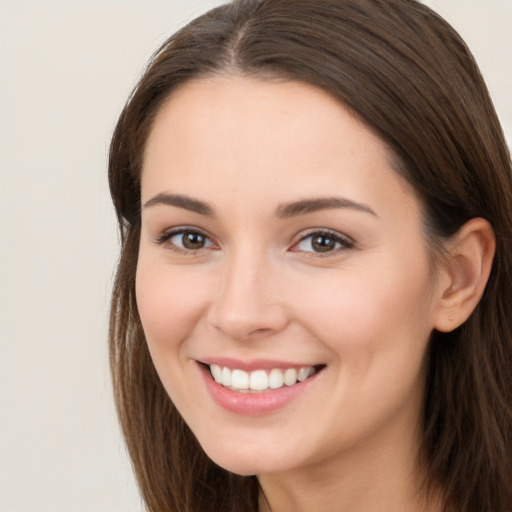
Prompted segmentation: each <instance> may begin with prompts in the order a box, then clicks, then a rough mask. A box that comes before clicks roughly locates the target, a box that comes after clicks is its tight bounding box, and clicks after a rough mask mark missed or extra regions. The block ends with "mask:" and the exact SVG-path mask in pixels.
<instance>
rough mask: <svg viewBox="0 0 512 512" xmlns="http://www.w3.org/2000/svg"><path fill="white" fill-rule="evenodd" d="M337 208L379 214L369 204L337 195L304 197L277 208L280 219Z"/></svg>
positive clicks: (277, 215)
mask: <svg viewBox="0 0 512 512" xmlns="http://www.w3.org/2000/svg"><path fill="white" fill-rule="evenodd" d="M335 208H349V209H352V210H357V211H360V212H365V213H370V214H371V215H374V216H375V217H378V215H377V214H376V213H375V212H374V211H373V210H372V209H371V208H370V207H369V206H367V205H365V204H362V203H357V202H355V201H352V200H350V199H346V198H344V197H337V196H334V197H319V198H312V199H303V200H301V201H295V202H293V203H287V204H283V205H280V206H279V207H278V208H277V210H276V217H278V218H280V219H287V218H290V217H295V216H298V215H306V214H308V213H315V212H317V211H320V210H330V209H335Z"/></svg>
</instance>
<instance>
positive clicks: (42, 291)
mask: <svg viewBox="0 0 512 512" xmlns="http://www.w3.org/2000/svg"><path fill="white" fill-rule="evenodd" d="M219 3H220V2H218V1H213V0H210V1H208V0H181V1H177V0H167V1H165V2H164V1H161V0H158V1H157V0H87V1H85V0H81V1H74V0H67V1H64V0H60V1H58V0H53V1H50V0H32V1H30V0H11V1H9V0H4V1H1V0H0V340H1V341H0V512H40V511H41V512H42V511H45V512H140V511H141V510H142V508H143V507H142V504H141V502H140V499H139V497H138V494H137V491H136V488H135V483H134V481H133V477H132V475H131V469H130V464H129V461H128V460H127V457H126V454H125V451H124V447H123V443H122V440H121V438H120V435H119V429H118V426H117V420H116V418H115V413H114V409H113V404H112V398H111V390H110V380H109V375H108V362H107V349H106V337H107V315H108V313H107V310H108V302H109V294H110V289H111V283H112V275H113V268H114V265H115V261H116V257H117V247H118V245H117V243H118V239H117V233H116V228H115V222H114V214H113V209H112V207H111V205H110V201H109V196H108V186H107V179H106V156H107V151H108V143H109V139H110V136H111V133H112V130H113V127H114V123H115V121H116V117H117V115H118V114H119V112H120V110H121V108H122V105H123V104H124V101H125V99H126V97H127V95H128V93H129V91H130V90H131V88H132V87H133V85H134V84H135V82H136V79H137V77H138V76H139V75H140V72H141V71H142V69H143V67H144V64H145V62H146V60H147V58H148V57H149V56H150V55H151V53H152V52H153V51H154V50H155V49H156V48H157V46H158V45H159V44H160V43H161V42H162V41H163V40H164V39H165V38H166V37H167V36H168V35H169V34H170V33H171V32H173V31H174V30H175V29H176V28H178V27H179V26H181V25H183V24H184V23H185V22H186V21H188V20H190V19H192V18H193V17H195V15H197V14H198V13H200V12H202V11H204V10H205V9H206V8H208V7H212V6H214V5H216V4H219ZM428 4H429V5H431V6H433V7H434V8H436V9H437V10H438V11H439V12H440V13H441V14H443V15H444V16H445V17H446V18H447V19H448V20H449V21H450V22H451V23H452V24H453V25H454V26H455V27H456V28H457V29H458V30H459V32H460V33H461V34H462V35H463V37H464V38H465V39H466V41H467V43H468V44H469V46H470V48H472V50H473V52H474V54H475V56H476V58H477V61H478V62H479V63H480V66H481V69H482V71H483V74H484V76H485V77H486V79H487V81H488V84H489V87H490V90H491V93H492V96H493V98H494V100H495V104H496V107H497V109H498V112H499V114H500V117H501V119H502V122H503V124H504V127H505V131H506V133H507V137H508V140H509V143H510V142H512V95H511V94H510V90H511V88H512V70H511V67H512V66H511V60H510V59H511V57H510V55H511V54H512V32H510V24H511V23H512V0H486V1H484V0H433V1H430V2H428ZM504 207H510V205H504Z"/></svg>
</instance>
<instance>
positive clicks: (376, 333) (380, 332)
mask: <svg viewBox="0 0 512 512" xmlns="http://www.w3.org/2000/svg"><path fill="white" fill-rule="evenodd" d="M329 277H330V279H329ZM329 277H326V279H325V281H324V282H321V283H319V285H318V286H317V287H315V290H314V291H313V293H312V294H311V295H309V297H308V301H307V303H304V305H303V307H304V314H303V318H304V319H309V320H310V329H311V330H313V331H314V332H315V334H316V336H317V337H318V338H319V339H324V340H327V341H328V343H330V344H333V345H334V346H335V347H343V349H344V350H351V349H353V350H355V351H361V350H362V349H363V350H364V349H368V350H370V349H371V350H373V349H379V348H382V349H383V350H384V349H385V350H388V349H389V348H395V347H396V348H397V349H398V348H400V349H401V343H400V342H402V344H403V343H406V344H409V345H410V344H411V341H418V342H424V341H425V340H426V339H428V336H429V334H430V332H431V330H432V325H431V324H432V322H431V316H432V315H431V313H432V312H431V299H430V298H429V292H428V290H429V281H430V272H429V267H428V264H427V262H426V261H423V260H422V259H419V261H411V260H410V259H408V260H405V258H404V259H402V260H399V259H397V258H396V257H390V258H389V259H388V260H386V259H380V260H379V264H378V265H373V266H372V265H361V266H360V267H358V268H357V269H356V268H351V269H348V270H347V271H346V272H345V271H343V270H340V272H339V273H338V274H335V277H334V278H333V275H330V276H329ZM297 295H299V293H298V292H297ZM419 344H420V345H421V346H423V344H424V343H419ZM413 348H414V347H410V349H411V350H412V349H413Z"/></svg>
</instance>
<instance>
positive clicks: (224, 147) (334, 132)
mask: <svg viewBox="0 0 512 512" xmlns="http://www.w3.org/2000/svg"><path fill="white" fill-rule="evenodd" d="M392 160H393V156H392V153H391V152H390V150H389V149H388V148H387V146H386V145H385V144H384V143H383V142H382V141H381V140H380V139H379V138H378V137H377V136H376V135H375V134H374V133H373V132H372V131H371V130H369V129H368V128H367V127H366V126H365V125H364V124H363V123H362V122H361V121H359V120H358V119H357V118H356V117H355V116H354V115H353V114H352V113H351V112H350V111H349V110H348V109H347V108H346V107H345V106H344V105H343V104H342V103H341V102H339V101H337V100H336V99H334V98H333V97H332V96H331V95H329V94H328V93H326V92H324V91H322V90H320V89H318V88H316V87H313V86H310V85H308V84H304V83H300V82H293V81H287V82H284V81H280V82H277V81H264V80H258V79H249V78H243V77H239V76H214V77H208V78H202V79H198V80H194V81H190V82H187V83H186V84H184V85H183V86H181V87H180V88H178V89H177V90H176V91H174V92H173V94H172V95H171V96H170V97H169V98H168V99H167V101H166V102H165V103H164V105H163V106H162V108H161V109H160V111H159V113H158V115H157V116H156V119H155V122H154V125H153V127H152V130H151V132H150V135H149V138H148V141H147V145H146V149H145V156H144V164H143V172H142V194H143V196H145V197H146V198H147V197H148V196H150V195H152V194H156V193H159V192H161V191H162V190H163V189H169V188H172V189H173V191H175V190H174V189H181V188H193V189H194V190H195V191H197V193H199V194H202V193H206V194H209V195H212V194H215V193H217V197H219V198H220V197H221V195H220V192H221V191H225V190H226V189H227V188H228V189H230V190H235V189H236V190H238V191H239V192H240V194H242V195H244V194H245V192H246V191H247V190H251V192H252V197H253V198H254V197H255V195H256V194H257V193H258V192H259V191H261V192H262V193H264V194H265V195H266V196H272V195H276V194H277V195H283V193H284V192H287V193H289V195H290V196H293V195H295V196H297V195H299V196H301V195H305V194H306V193H307V195H322V194H325V193H326V192H328V193H332V192H333V190H332V188H333V187H337V188H339V189H340V190H339V191H337V192H339V193H347V194H352V195H355V196H358V195H361V194H364V195H365V196H366V198H367V199H368V198H370V196H371V195H372V192H379V193H382V192H385V193H387V194H390V193H393V190H391V189H397V190H398V189H399V190H400V192H401V193H404V192H407V193H410V190H408V187H407V186H406V185H405V184H404V182H403V180H402V179H401V178H400V177H399V176H398V174H397V173H396V172H395V171H394V170H393V168H392V164H391V162H392ZM376 182H379V183H380V182H382V183H381V184H382V185H384V184H387V185H388V186H387V188H386V190H384V189H383V188H382V187H380V190H379V186H377V187H375V184H376ZM272 184H274V185H275V186H272ZM389 185H393V186H391V188H390V186H389ZM283 188H285V189H286V190H283ZM176 191H177V192H186V193H189V192H190V191H189V190H184V191H182V190H176ZM279 199H287V198H282V197H280V198H279ZM292 199H293V198H292ZM143 200H144V197H143Z"/></svg>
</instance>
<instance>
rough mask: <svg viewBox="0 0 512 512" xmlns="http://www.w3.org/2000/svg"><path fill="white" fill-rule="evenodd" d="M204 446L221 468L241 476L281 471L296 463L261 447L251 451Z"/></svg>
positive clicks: (207, 453) (208, 454)
mask: <svg viewBox="0 0 512 512" xmlns="http://www.w3.org/2000/svg"><path fill="white" fill-rule="evenodd" d="M208 448H210V447H203V449H204V451H205V452H206V455H207V456H208V457H209V458H210V459H211V460H212V461H213V462H215V464H217V465H218V466H220V467H221V468H223V469H225V470H226V471H229V472H230V473H235V474H237V475H241V476H250V475H262V474H269V473H279V472H281V471H285V470H287V469H290V467H292V466H294V463H293V462H292V461H290V460H287V461H285V457H284V456H283V455H279V454H276V453H273V454H268V453H267V452H266V451H265V450H263V449H261V448H260V449H259V450H258V451H257V452H256V453H257V455H256V454H255V453H249V452H247V451H246V450H242V451H239V450H236V449H235V450H230V451H227V450H223V449H221V450H219V447H218V446H217V447H213V448H212V449H208Z"/></svg>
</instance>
